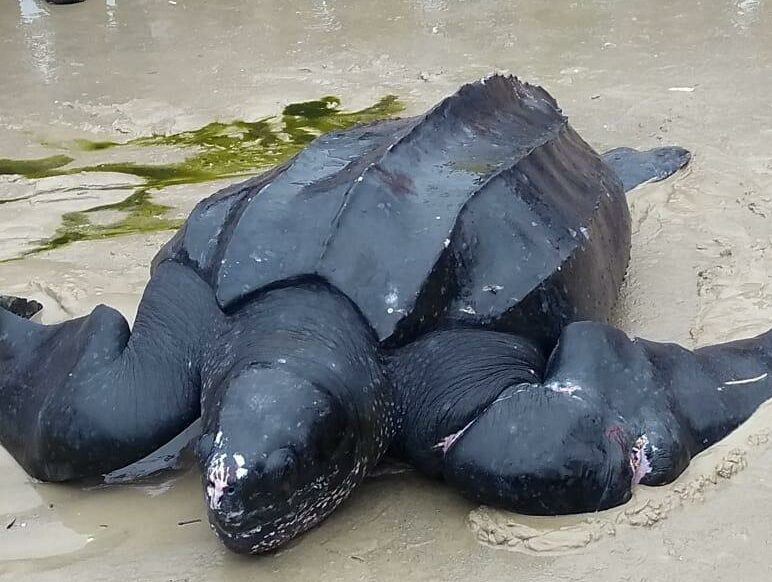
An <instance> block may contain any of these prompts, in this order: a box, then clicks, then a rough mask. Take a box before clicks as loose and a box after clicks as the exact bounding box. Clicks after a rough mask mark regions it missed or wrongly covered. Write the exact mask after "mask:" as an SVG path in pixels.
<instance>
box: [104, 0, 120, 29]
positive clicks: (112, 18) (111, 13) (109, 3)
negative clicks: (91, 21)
mask: <svg viewBox="0 0 772 582" xmlns="http://www.w3.org/2000/svg"><path fill="white" fill-rule="evenodd" d="M115 8H116V0H105V9H106V10H107V28H117V27H118V18H117V17H116V15H115Z"/></svg>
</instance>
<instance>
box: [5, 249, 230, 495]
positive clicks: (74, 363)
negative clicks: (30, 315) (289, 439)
mask: <svg viewBox="0 0 772 582" xmlns="http://www.w3.org/2000/svg"><path fill="white" fill-rule="evenodd" d="M219 319H220V311H219V309H218V307H217V305H216V303H215V301H214V298H213V296H212V293H211V290H210V288H209V286H208V285H207V284H206V283H204V282H203V281H202V280H201V279H200V278H199V277H198V276H197V275H196V274H195V273H193V272H192V271H190V270H189V269H187V268H185V267H182V266H180V265H178V264H175V263H164V264H162V265H160V266H159V268H158V269H157V270H156V272H155V274H154V276H153V278H152V279H151V281H150V283H149V284H148V287H147V289H146V290H145V294H144V296H143V298H142V302H141V304H140V307H139V311H138V314H137V318H136V322H135V325H134V329H133V331H130V330H129V326H128V324H127V323H126V320H125V319H124V318H123V316H121V315H120V314H119V313H118V312H117V311H115V310H114V309H110V308H109V307H105V306H98V307H97V308H96V309H94V311H93V312H92V313H91V314H90V315H88V316H86V317H82V318H78V319H74V320H71V321H67V322H64V323H61V324H57V325H50V326H49V325H40V324H37V323H34V322H31V321H28V320H26V319H23V318H21V317H18V316H17V315H15V314H13V313H11V312H9V311H7V310H4V309H0V443H1V444H2V445H3V446H4V447H5V448H6V449H8V451H9V452H10V453H11V455H13V457H14V458H15V459H16V460H17V461H18V462H19V463H20V464H21V465H22V467H24V469H25V470H26V471H27V472H28V473H29V474H30V475H32V476H33V477H36V478H39V479H42V480H46V481H63V480H69V479H77V478H82V477H87V476H96V475H101V474H103V473H107V472H109V471H112V470H114V469H117V468H120V467H124V466H126V465H129V464H130V463H133V462H134V461H137V460H138V459H141V458H142V457H144V456H146V455H147V454H149V453H151V452H153V451H154V450H155V449H157V448H158V447H160V446H161V445H163V444H164V443H166V442H167V441H169V440H170V439H172V438H173V437H174V436H175V435H177V434H178V433H180V432H181V431H182V430H183V429H185V427H187V426H188V425H190V424H191V423H192V422H193V421H194V420H195V419H196V418H197V417H198V415H199V396H200V382H199V367H200V359H201V358H200V353H201V351H202V349H203V348H202V346H203V342H204V338H205V337H207V336H208V334H209V333H211V332H212V328H213V327H214V326H216V325H218V322H219Z"/></svg>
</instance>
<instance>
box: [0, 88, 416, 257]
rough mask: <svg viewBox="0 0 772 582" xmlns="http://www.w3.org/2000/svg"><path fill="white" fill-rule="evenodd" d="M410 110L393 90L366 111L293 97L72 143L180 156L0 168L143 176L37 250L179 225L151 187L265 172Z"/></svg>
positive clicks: (51, 160)
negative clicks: (170, 126)
mask: <svg viewBox="0 0 772 582" xmlns="http://www.w3.org/2000/svg"><path fill="white" fill-rule="evenodd" d="M403 109H404V107H403V105H402V104H401V103H400V101H399V100H398V98H397V97H395V96H394V95H387V96H385V97H383V98H382V99H380V100H379V101H378V102H377V103H375V104H373V105H372V106H370V107H367V108H365V109H361V110H359V111H345V110H342V109H341V101H340V99H338V98H337V97H334V96H327V97H322V98H321V99H317V100H314V101H305V102H301V103H292V104H290V105H287V106H286V107H285V108H284V110H283V111H282V113H281V115H279V116H273V117H265V118H263V119H258V120H256V121H243V120H234V121H229V122H223V121H214V122H211V123H208V124H206V125H204V126H203V127H200V128H198V129H195V130H190V131H182V132H178V133H174V134H170V135H151V136H143V137H138V138H134V139H132V140H129V141H127V142H125V143H116V142H112V141H90V140H86V139H78V140H75V141H74V142H72V147H73V149H77V150H81V151H89V152H93V151H100V150H107V149H116V148H121V147H124V146H132V147H163V148H173V149H178V150H179V149H182V150H184V151H186V152H189V153H188V155H187V157H185V159H184V160H182V161H180V162H174V163H166V164H152V163H136V162H107V163H101V164H95V165H90V166H79V167H68V168H64V166H67V165H68V164H70V163H71V162H73V159H72V158H70V157H69V156H65V155H59V156H51V157H48V158H41V159H36V160H0V174H21V175H24V176H26V177H28V178H40V177H46V176H57V175H67V174H75V173H79V172H117V173H121V174H129V175H132V176H138V177H140V178H142V179H143V180H144V181H145V183H144V184H142V185H141V186H139V187H137V189H136V190H135V191H134V192H133V193H132V194H131V196H129V197H128V198H126V199H125V200H122V201H121V202H117V203H115V204H107V205H101V206H96V207H94V208H89V209H87V210H83V211H79V212H71V213H68V214H65V215H64V216H63V218H62V224H61V225H60V227H59V228H58V229H57V231H56V232H55V233H54V235H53V236H52V237H51V238H49V239H46V240H43V241H40V243H39V244H38V245H37V246H36V247H35V248H33V249H31V250H30V251H28V252H27V253H25V254H33V253H37V252H40V251H45V250H51V249H55V248H58V247H61V246H63V245H66V244H70V243H72V242H76V241H84V240H97V239H102V238H110V237H115V236H123V235H127V234H135V233H151V232H159V231H164V230H171V229H176V228H179V226H180V225H181V224H182V222H183V221H181V220H178V219H171V218H168V217H167V216H166V215H167V213H168V212H169V210H171V208H170V207H169V206H166V205H163V204H159V203H156V202H154V201H153V198H152V196H151V192H153V191H157V190H161V189H163V188H166V187H168V186H173V185H181V184H195V183H202V182H210V181H214V180H218V179H223V178H231V177H237V176H248V175H250V174H256V173H261V172H263V171H265V170H267V169H269V168H270V167H272V166H275V165H277V164H279V163H281V162H283V161H285V160H286V159H288V158H290V157H291V156H293V155H295V154H297V153H298V152H299V151H300V150H302V149H303V148H304V147H305V146H306V145H308V143H309V142H311V141H312V140H313V139H314V138H316V137H317V136H319V135H320V134H322V133H325V132H328V131H332V130H336V129H345V128H348V127H351V126H353V125H356V124H360V123H367V122H372V121H376V120H379V119H385V118H389V117H393V116H394V115H396V114H398V113H399V112H401V111H402V110H403ZM104 210H118V211H122V212H123V213H124V215H123V217H122V218H121V219H119V220H116V221H115V222H112V223H110V224H94V223H93V222H92V221H91V220H90V219H89V214H91V213H94V212H99V211H104Z"/></svg>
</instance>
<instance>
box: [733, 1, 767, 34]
mask: <svg viewBox="0 0 772 582" xmlns="http://www.w3.org/2000/svg"><path fill="white" fill-rule="evenodd" d="M733 4H734V6H733V9H734V10H733V14H732V24H734V26H735V28H739V29H740V30H743V31H745V30H747V29H748V28H749V27H750V26H751V25H753V24H755V23H756V22H757V21H758V20H759V8H760V7H761V5H762V0H734V2H733Z"/></svg>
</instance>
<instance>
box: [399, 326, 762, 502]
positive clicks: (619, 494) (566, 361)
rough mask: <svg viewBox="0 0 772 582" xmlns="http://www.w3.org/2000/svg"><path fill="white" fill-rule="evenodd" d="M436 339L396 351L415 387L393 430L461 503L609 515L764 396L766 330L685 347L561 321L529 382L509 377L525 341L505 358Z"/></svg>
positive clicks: (478, 341) (676, 470)
mask: <svg viewBox="0 0 772 582" xmlns="http://www.w3.org/2000/svg"><path fill="white" fill-rule="evenodd" d="M438 333H439V334H442V336H443V338H444V340H443V342H442V343H441V344H437V343H436V342H435V343H434V344H432V343H429V342H426V341H424V342H416V344H415V345H414V346H412V347H411V348H412V349H410V350H409V351H408V350H407V349H406V350H405V351H404V352H403V353H400V354H399V356H400V357H403V356H404V357H409V358H410V359H411V360H412V361H413V362H414V366H415V367H417V368H419V369H420V370H422V374H421V375H420V376H419V377H418V380H419V382H418V384H417V385H416V386H413V387H410V386H404V385H399V386H398V387H399V390H400V395H403V394H407V395H408V397H409V398H410V399H409V401H408V403H407V404H409V406H406V407H405V408H406V410H408V412H407V414H406V416H405V423H404V424H405V426H404V428H403V431H402V432H403V434H402V435H401V438H402V441H403V442H404V443H405V444H406V445H407V446H408V448H409V449H410V450H408V455H407V456H409V457H410V455H411V454H412V455H414V453H415V451H420V448H421V447H420V445H421V443H422V442H425V440H424V441H421V440H417V439H416V438H414V437H413V436H411V435H416V434H417V435H429V436H430V437H431V439H432V440H435V441H436V442H437V444H436V446H435V448H434V449H433V453H434V457H433V459H432V460H433V462H432V463H427V462H426V459H427V458H429V457H428V455H427V454H426V453H427V450H426V447H424V455H423V457H421V456H419V457H417V458H411V460H412V461H413V462H414V463H415V464H416V466H417V467H418V468H419V469H420V470H422V471H424V472H429V473H430V474H437V470H438V469H439V470H440V471H441V474H442V476H443V477H444V478H445V479H446V480H447V481H448V482H450V483H451V484H452V485H454V486H455V487H457V488H458V489H459V490H461V491H462V493H463V494H464V495H465V496H467V497H469V498H471V499H473V500H475V501H478V502H481V503H485V504H489V505H495V506H498V507H503V508H506V509H510V510H513V511H517V512H520V513H526V514H536V515H555V514H566V513H579V512H587V511H596V510H601V509H607V508H609V507H614V506H616V505H619V504H621V503H624V502H625V501H627V500H628V499H629V498H630V496H631V494H632V488H633V487H634V486H635V485H636V484H637V483H642V484H645V485H662V484H665V483H669V482H671V481H673V480H674V479H675V478H676V477H678V475H680V474H681V473H682V472H683V470H684V469H685V468H686V467H687V466H688V464H689V462H690V460H691V458H692V457H694V456H695V455H696V454H698V453H699V452H701V451H703V450H704V449H705V448H707V447H709V446H710V445H712V444H713V443H715V442H717V441H718V440H720V439H722V438H724V437H725V436H727V435H728V434H729V433H730V432H732V431H733V430H734V429H735V428H737V427H738V426H739V425H740V424H741V423H742V422H744V421H745V420H746V419H748V417H750V415H751V414H753V412H754V411H755V410H756V409H757V408H758V407H759V406H760V405H761V404H762V403H763V402H764V401H766V400H767V399H769V398H772V332H768V333H766V334H762V335H760V336H758V337H755V338H750V339H745V340H740V341H735V342H730V343H725V344H719V345H715V346H709V347H704V348H700V349H698V350H694V351H691V350H687V349H685V348H683V347H681V346H678V345H676V344H667V343H658V342H650V341H647V340H642V339H630V338H629V337H628V336H627V335H626V334H625V333H624V332H622V331H620V330H618V329H615V328H613V327H611V326H609V325H605V324H601V323H593V322H579V323H573V324H571V325H568V326H567V327H566V328H565V329H564V331H563V333H562V335H561V336H560V341H559V343H558V345H557V347H556V348H555V350H554V351H553V353H552V354H551V356H550V358H549V360H548V363H547V366H546V370H544V371H543V378H542V370H543V367H540V366H539V362H538V361H537V359H534V358H526V360H524V361H530V362H532V364H531V365H532V367H533V370H534V371H535V374H532V376H535V377H537V378H538V380H529V379H527V377H526V378H524V377H523V376H521V375H520V374H518V373H516V372H517V369H516V368H514V369H513V366H512V364H513V361H514V358H520V357H521V356H522V355H524V354H525V352H526V350H524V349H523V348H524V347H525V346H526V345H527V344H524V342H523V341H522V340H520V339H518V338H517V337H515V336H509V337H510V338H511V339H510V340H509V342H508V343H509V344H510V348H511V349H510V353H504V352H501V351H499V350H498V348H497V347H496V345H497V344H498V342H499V341H501V340H496V343H495V344H494V343H492V342H491V338H495V336H493V335H492V333H491V332H487V331H482V330H479V331H476V330H463V331H462V330H448V331H442V332H438ZM462 334H463V335H462ZM475 335H477V336H479V337H475ZM497 335H498V336H502V337H507V336H506V334H497ZM454 340H455V341H454ZM503 343H507V342H506V341H503ZM481 347H482V348H484V352H489V357H487V358H486V357H485V354H484V353H480V348H481ZM438 348H440V349H439V350H438ZM512 352H515V353H517V354H519V355H517V356H515V355H513V353H512ZM452 366H457V370H454V369H453V367H452ZM400 370H408V371H409V370H410V368H409V364H408V363H407V362H402V363H401V364H400ZM449 372H450V373H449ZM402 377H403V378H410V377H411V376H409V375H408V376H405V375H404V374H403V375H402ZM511 378H514V379H515V381H514V382H513V381H512V380H511ZM502 381H503V382H504V383H505V386H504V387H503V389H501V390H500V391H498V390H499V386H496V384H497V383H500V382H502ZM492 386H495V387H496V390H497V391H498V392H497V395H496V396H495V398H491V394H490V388H491V387H492ZM475 402H477V403H478V404H479V405H481V406H478V407H477V409H475V406H474V403H475ZM410 407H412V408H410ZM462 415H463V418H460V417H461V416H462ZM449 421H452V422H449ZM438 428H439V429H444V430H445V431H447V432H445V433H444V434H443V433H438V432H437V430H438ZM422 461H423V462H422ZM427 468H428V470H427Z"/></svg>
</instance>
